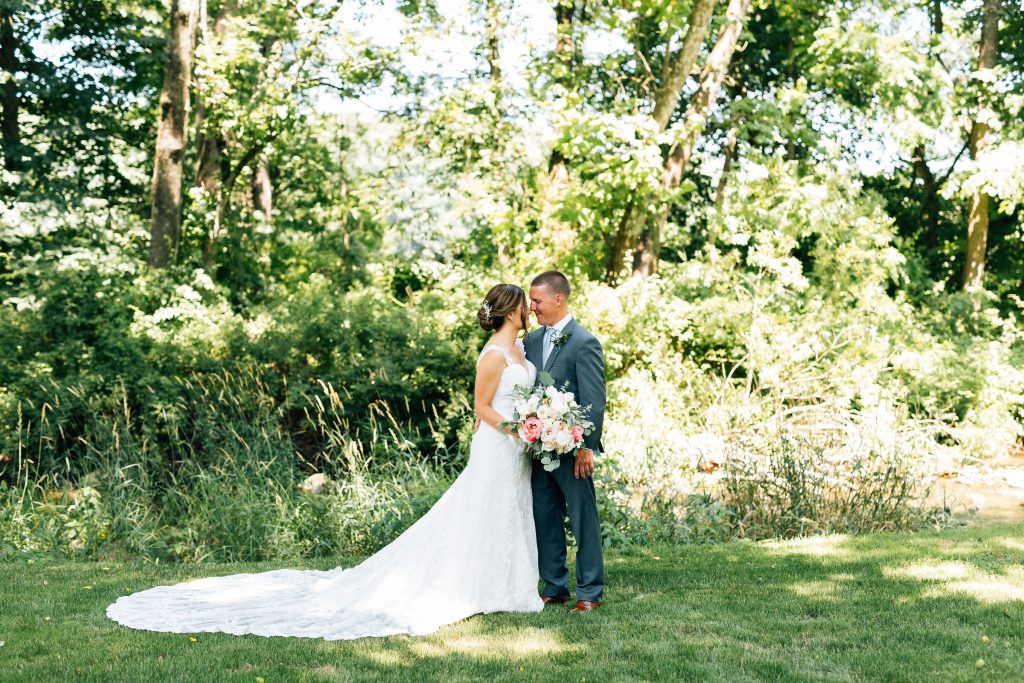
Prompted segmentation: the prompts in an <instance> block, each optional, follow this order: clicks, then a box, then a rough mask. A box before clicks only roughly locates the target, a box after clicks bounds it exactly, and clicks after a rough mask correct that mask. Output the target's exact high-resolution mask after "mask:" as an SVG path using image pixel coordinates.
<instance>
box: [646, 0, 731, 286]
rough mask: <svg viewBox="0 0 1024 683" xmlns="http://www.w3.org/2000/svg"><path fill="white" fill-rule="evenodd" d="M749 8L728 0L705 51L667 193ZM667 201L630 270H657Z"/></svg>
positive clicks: (668, 168)
mask: <svg viewBox="0 0 1024 683" xmlns="http://www.w3.org/2000/svg"><path fill="white" fill-rule="evenodd" d="M749 9H750V0H730V2H729V6H728V8H727V9H726V12H725V23H724V24H723V25H722V28H721V30H720V31H719V33H718V40H716V41H715V46H714V48H712V50H711V54H710V55H708V60H707V64H706V65H705V66H704V72H703V74H702V75H701V81H700V87H699V88H698V89H697V92H696V93H694V96H693V98H692V99H691V100H690V104H689V106H688V107H687V109H686V115H685V116H684V117H683V136H682V138H680V139H679V140H677V141H676V142H675V143H673V145H672V147H671V149H670V150H669V154H668V158H667V159H666V160H665V174H664V176H663V180H662V182H663V184H664V187H665V189H666V190H668V191H669V192H670V193H671V192H672V191H673V190H676V189H678V188H679V182H680V181H681V180H682V177H683V171H684V170H686V165H687V164H688V163H689V162H690V157H691V156H692V154H693V148H694V147H695V146H696V144H697V140H698V139H699V138H700V135H701V133H702V132H703V130H704V126H705V124H706V123H707V118H708V110H709V109H710V108H711V106H712V105H713V104H714V103H715V99H716V98H717V97H718V91H719V90H720V89H721V87H722V82H723V81H724V80H725V75H726V73H727V72H728V70H729V62H730V61H731V60H732V55H733V52H735V50H736V43H737V41H738V40H739V36H740V31H742V30H743V23H744V21H745V19H746V16H747V11H748V10H749ZM669 207H670V201H669V200H664V201H663V202H662V205H661V207H660V210H659V212H658V215H657V217H656V218H655V221H654V222H653V223H651V224H650V225H648V226H647V228H646V230H645V231H644V233H643V235H642V236H641V239H640V243H639V244H638V245H637V249H636V251H635V252H634V257H633V272H634V273H635V274H638V275H644V276H646V275H651V274H653V273H656V272H657V271H658V255H659V252H660V250H661V235H662V233H663V232H664V230H665V223H666V222H667V220H668V212H669Z"/></svg>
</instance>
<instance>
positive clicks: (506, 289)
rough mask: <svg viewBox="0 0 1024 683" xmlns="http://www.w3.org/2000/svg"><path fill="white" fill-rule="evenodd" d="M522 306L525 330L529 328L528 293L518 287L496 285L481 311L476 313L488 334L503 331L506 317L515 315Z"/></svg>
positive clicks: (481, 325)
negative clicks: (502, 327) (511, 314)
mask: <svg viewBox="0 0 1024 683" xmlns="http://www.w3.org/2000/svg"><path fill="white" fill-rule="evenodd" d="M520 306H522V321H523V329H524V330H525V329H526V328H527V327H529V323H530V318H529V315H530V313H529V306H527V305H526V292H524V291H523V288H522V287H519V286H517V285H494V286H493V287H491V291H489V292H487V296H485V297H484V302H483V304H482V305H481V306H480V310H478V311H477V312H476V317H477V320H479V321H480V327H482V328H484V329H485V330H487V331H488V332H491V331H493V330H498V329H501V326H502V325H503V324H504V323H505V316H506V315H508V314H509V313H515V312H516V310H518V309H519V307H520Z"/></svg>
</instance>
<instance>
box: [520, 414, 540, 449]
mask: <svg viewBox="0 0 1024 683" xmlns="http://www.w3.org/2000/svg"><path fill="white" fill-rule="evenodd" d="M543 431H544V423H543V422H541V421H540V418H536V417H528V418H526V421H525V422H523V426H522V427H520V428H519V438H521V439H522V440H523V441H525V442H527V443H533V442H535V441H536V440H537V439H539V438H540V435H541V432H543Z"/></svg>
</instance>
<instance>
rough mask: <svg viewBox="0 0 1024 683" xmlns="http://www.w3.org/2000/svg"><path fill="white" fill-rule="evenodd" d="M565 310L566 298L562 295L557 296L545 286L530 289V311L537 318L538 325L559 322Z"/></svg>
mask: <svg viewBox="0 0 1024 683" xmlns="http://www.w3.org/2000/svg"><path fill="white" fill-rule="evenodd" d="M564 308H565V297H564V296H562V295H561V294H555V293H553V292H552V291H551V290H550V289H548V288H547V287H545V286H543V285H540V286H537V287H530V310H531V311H533V314H534V315H535V316H536V317H537V324H539V325H548V324H550V323H556V322H558V321H559V320H561V318H562V312H563V309H564Z"/></svg>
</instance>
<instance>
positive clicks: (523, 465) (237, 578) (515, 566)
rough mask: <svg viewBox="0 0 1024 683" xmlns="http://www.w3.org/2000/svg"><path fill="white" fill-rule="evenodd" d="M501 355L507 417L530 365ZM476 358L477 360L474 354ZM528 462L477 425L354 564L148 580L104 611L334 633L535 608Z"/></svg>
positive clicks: (147, 620) (218, 626) (501, 403)
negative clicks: (395, 527) (389, 537)
mask: <svg viewBox="0 0 1024 683" xmlns="http://www.w3.org/2000/svg"><path fill="white" fill-rule="evenodd" d="M492 349H493V350H498V351H500V352H502V353H503V354H504V355H505V358H506V363H507V366H506V368H505V370H504V371H503V373H502V376H501V380H500V383H499V386H498V390H497V392H496V394H495V397H494V399H493V400H492V403H491V405H492V407H494V409H495V410H497V411H498V413H500V414H502V415H503V416H505V417H509V416H511V414H512V395H511V392H512V388H513V387H514V386H515V385H516V384H517V383H528V384H532V383H533V379H534V376H535V374H536V368H535V367H534V366H533V365H532V364H531V363H529V361H528V362H527V365H525V366H524V365H521V364H518V363H516V362H515V361H514V360H513V359H512V357H511V355H510V354H508V353H507V352H505V351H504V350H503V349H500V348H498V347H493V346H488V347H485V348H484V350H483V351H481V353H480V357H481V358H482V357H483V355H484V354H485V353H487V352H488V351H490V350H492ZM478 362H479V360H478ZM537 582H538V574H537V544H536V532H535V529H534V526H533V509H532V494H531V490H530V461H529V459H528V458H527V456H526V455H524V454H523V452H522V449H521V446H520V444H519V442H518V441H517V440H515V439H513V438H512V437H509V436H507V435H505V434H502V433H500V432H499V431H497V430H496V429H494V428H492V427H490V426H489V425H487V424H486V423H482V424H481V425H480V428H479V429H478V430H477V432H476V434H475V435H474V437H473V441H472V444H471V447H470V457H469V462H468V464H467V465H466V468H465V469H464V470H463V471H462V473H461V474H460V475H459V476H458V478H457V479H456V480H455V482H454V483H453V484H452V485H451V487H450V488H449V489H448V490H447V491H445V493H444V495H443V496H441V498H440V499H439V500H438V501H437V503H435V504H434V506H433V507H432V508H431V509H430V510H429V511H428V512H427V513H426V514H425V515H424V516H423V517H421V518H420V519H419V520H417V521H416V523H415V524H413V525H412V526H411V527H409V528H408V529H407V530H406V531H405V532H404V533H403V534H402V535H401V536H399V537H398V538H397V539H395V540H394V541H393V542H392V543H391V544H389V545H388V546H386V547H384V548H383V549H381V550H380V551H378V552H377V553H376V554H374V555H373V556H371V557H369V558H368V559H366V560H365V561H364V562H362V563H361V564H359V565H357V566H355V567H352V568H349V569H344V568H342V567H338V568H335V569H332V570H329V571H318V570H297V569H278V570H274V571H268V572H261V573H254V574H231V575H228V576H214V577H208V578H204V579H197V580H194V581H187V582H184V583H179V584H175V585H172V586H157V587H155V588H151V589H149V590H144V591H141V592H138V593H134V594H132V595H128V596H124V597H121V598H118V600H117V601H116V602H114V603H112V604H111V605H109V606H108V607H107V611H106V613H107V616H108V617H110V618H111V619H113V620H114V621H116V622H118V623H120V624H123V625H124V626H129V627H131V628H136V629H143V630H148V631H169V632H174V633H193V632H203V631H218V632H224V633H232V634H236V635H242V634H255V635H260V636H304V637H313V638H324V639H326V640H342V639H352V638H362V637H366V636H387V635H393V634H398V633H408V634H411V635H423V634H427V633H432V632H434V631H436V630H437V629H438V628H440V627H441V626H443V625H445V624H451V623H454V622H456V621H460V620H462V619H465V618H466V617H469V616H471V615H473V614H478V613H487V612H499V611H517V612H538V611H540V610H541V609H543V606H544V605H543V603H542V602H541V600H540V597H539V596H538V594H537Z"/></svg>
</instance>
